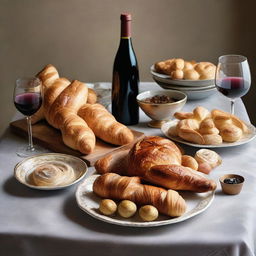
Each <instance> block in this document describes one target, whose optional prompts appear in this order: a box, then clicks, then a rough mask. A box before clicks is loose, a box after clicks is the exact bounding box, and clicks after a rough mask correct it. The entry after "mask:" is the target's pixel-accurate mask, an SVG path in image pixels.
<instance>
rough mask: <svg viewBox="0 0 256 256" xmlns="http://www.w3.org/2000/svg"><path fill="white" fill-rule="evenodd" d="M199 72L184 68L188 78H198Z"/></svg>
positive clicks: (185, 76)
mask: <svg viewBox="0 0 256 256" xmlns="http://www.w3.org/2000/svg"><path fill="white" fill-rule="evenodd" d="M199 76H200V75H199V74H198V72H196V71H195V70H194V69H187V70H184V79H186V80H198V79H199Z"/></svg>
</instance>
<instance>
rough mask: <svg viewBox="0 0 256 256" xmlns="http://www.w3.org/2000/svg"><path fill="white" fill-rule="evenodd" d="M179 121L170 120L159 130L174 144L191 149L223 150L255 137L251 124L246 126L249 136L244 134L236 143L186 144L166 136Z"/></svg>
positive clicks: (254, 130) (177, 138)
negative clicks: (177, 143) (174, 142)
mask: <svg viewBox="0 0 256 256" xmlns="http://www.w3.org/2000/svg"><path fill="white" fill-rule="evenodd" d="M178 121H179V120H172V121H169V122H167V123H164V124H163V125H162V127H161V130H162V132H163V134H164V135H165V136H166V137H168V138H169V139H171V140H174V141H176V142H179V143H182V144H185V145H189V146H193V147H198V148H225V147H235V146H239V145H243V144H245V143H248V142H250V141H251V140H253V139H254V138H255V137H256V128H255V127H254V126H253V125H252V124H246V125H247V126H248V128H249V130H250V133H249V134H246V135H245V136H244V137H243V138H242V139H241V140H239V141H236V142H223V143H221V144H219V145H202V144H195V143H192V142H188V141H185V140H183V139H182V138H180V137H177V136H171V135H169V134H168V130H169V128H171V127H173V126H176V125H177V123H178Z"/></svg>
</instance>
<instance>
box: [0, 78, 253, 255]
mask: <svg viewBox="0 0 256 256" xmlns="http://www.w3.org/2000/svg"><path fill="white" fill-rule="evenodd" d="M152 88H153V89H159V87H158V86H157V85H156V84H154V83H142V84H141V90H147V89H152ZM197 105H202V106H205V107H208V108H213V107H217V108H219V109H223V110H226V111H229V106H230V105H229V100H228V99H226V98H225V97H223V96H222V95H220V94H219V93H216V94H215V95H214V96H212V97H210V98H207V99H204V100H200V101H190V102H188V103H187V104H186V106H185V108H184V110H192V109H193V108H194V107H195V106H197ZM235 107H236V114H237V115H238V116H240V117H241V118H242V119H244V120H245V121H248V120H249V119H248V116H247V113H246V109H245V108H244V105H243V103H242V101H241V100H237V102H236V106H235ZM148 121H149V118H148V117H146V116H145V115H144V114H143V113H141V119H140V124H139V125H136V126H134V127H133V128H134V129H137V130H139V131H142V132H144V133H145V134H146V135H161V132H160V130H158V129H152V128H148V127H147V122H148ZM26 142H27V141H26V140H25V139H23V138H21V137H18V136H16V135H13V134H12V133H11V132H10V131H9V130H7V131H6V132H5V134H4V136H3V137H2V139H1V141H0V174H1V176H0V177H1V178H0V184H1V193H0V255H3V256H9V255H10V256H11V255H19V256H23V255H28V256H34V255H37V256H40V255H44V256H46V255H51V256H52V255H61V256H78V255H79V256H80V255H100V256H103V255H111V256H114V255H118V256H119V255H122V256H126V255H127V256H128V255H129V256H130V255H140V256H141V255H147V256H149V255H157V256H163V255H168V256H169V255H178V256H181V255H182V256H183V255H184V256H185V255H189V256H191V255H194V256H201V255H202V256H215V255H218V256H239V255H240V256H249V255H250V256H251V255H254V253H255V249H254V246H255V241H256V239H255V231H256V222H255V220H256V214H255V213H256V193H255V192H256V163H255V158H256V140H254V141H252V142H250V143H248V144H246V145H242V146H238V147H235V148H222V149H218V150H216V151H217V152H218V153H219V154H220V155H221V156H222V158H223V164H222V165H221V166H220V167H218V168H217V169H216V170H214V171H213V172H212V173H211V176H212V178H213V179H215V180H216V181H217V182H218V178H219V176H221V175H223V174H225V173H238V174H241V175H243V176H244V177H245V184H244V188H243V191H242V193H241V194H239V195H237V196H228V195H224V194H222V193H221V191H220V186H219V184H218V189H217V190H216V195H215V199H214V201H213V203H212V205H211V206H210V207H209V208H208V209H207V210H206V211H205V212H203V213H202V214H200V215H198V216H196V217H193V218H191V219H189V220H187V221H184V222H181V223H178V224H173V225H167V226H161V227H154V228H128V227H122V226H115V225H111V224H107V223H104V222H101V221H99V220H96V219H93V218H92V217H90V216H88V215H87V214H86V213H84V212H83V211H82V210H80V209H79V208H78V206H77V204H76V200H75V190H76V188H77V186H78V185H75V186H73V187H70V188H68V189H66V190H62V191H37V190H32V189H29V188H27V187H25V186H24V185H21V184H19V183H18V182H17V181H16V180H15V178H14V177H13V169H14V166H15V165H16V164H17V163H18V162H19V161H20V160H21V159H20V158H19V157H17V156H16V154H15V150H16V148H17V147H19V146H21V145H23V144H25V143H26ZM184 148H185V150H186V153H188V154H193V153H194V152H195V150H196V149H195V148H191V147H184ZM92 171H93V168H90V172H89V173H88V174H87V175H89V174H90V173H91V172H92Z"/></svg>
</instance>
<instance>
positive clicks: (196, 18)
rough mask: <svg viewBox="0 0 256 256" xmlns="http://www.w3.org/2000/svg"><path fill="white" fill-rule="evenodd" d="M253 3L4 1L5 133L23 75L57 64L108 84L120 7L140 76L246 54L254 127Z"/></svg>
mask: <svg viewBox="0 0 256 256" xmlns="http://www.w3.org/2000/svg"><path fill="white" fill-rule="evenodd" d="M255 7H256V2H255V1H253V0H252V1H249V0H248V1H246V0H245V1H239V0H157V1H154V0H129V1H128V0H72V1H70V0H0V60H1V68H0V89H1V90H0V108H1V118H0V133H1V132H3V130H4V129H5V127H7V125H8V123H9V121H10V120H11V118H12V116H13V114H14V113H15V111H16V110H15V108H14V106H13V100H12V92H13V87H14V84H15V80H16V79H17V78H18V77H22V76H34V75H35V74H36V73H38V72H39V71H40V70H41V69H42V68H43V67H44V65H46V64H48V63H52V64H54V65H55V66H56V67H57V69H58V70H59V72H60V74H61V76H65V77H67V78H69V79H78V80H81V81H84V82H101V81H111V79H112V65H113V60H114V56H115V53H116V51H117V48H118V44H119V36H120V18H119V17H120V13H122V12H130V13H131V14H132V17H133V21H132V36H133V45H134V49H135V52H136V55H137V58H138V62H139V67H140V78H141V81H153V80H152V78H151V75H150V72H149V68H150V66H151V65H152V64H153V63H154V62H156V61H159V60H163V59H168V58H173V57H182V58H184V59H187V60H192V59H193V60H196V61H211V62H213V63H215V64H216V63H217V59H218V57H219V56H220V55H223V54H230V53H235V54H242V55H245V56H247V57H248V60H249V64H250V68H251V73H252V79H253V82H252V86H251V90H250V92H249V93H248V94H247V95H246V96H245V97H244V98H243V100H244V102H245V104H246V107H247V110H248V112H249V114H250V118H251V121H252V122H253V123H254V124H255V123H256V118H255V114H254V102H255V101H254V95H255V92H256V89H255V88H254V87H255V86H254V81H255V72H256V67H255V57H256V40H255ZM224 100H228V99H224ZM213 107H218V102H216V105H215V106H213Z"/></svg>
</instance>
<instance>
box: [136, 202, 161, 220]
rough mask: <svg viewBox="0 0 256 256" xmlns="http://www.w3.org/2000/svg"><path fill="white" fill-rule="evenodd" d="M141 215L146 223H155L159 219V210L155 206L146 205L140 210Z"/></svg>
mask: <svg viewBox="0 0 256 256" xmlns="http://www.w3.org/2000/svg"><path fill="white" fill-rule="evenodd" d="M139 215H140V217H141V218H142V219H143V220H145V221H153V220H156V219H157V218H158V210H157V209H156V207H154V206H153V205H144V206H142V207H141V208H140V210H139Z"/></svg>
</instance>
